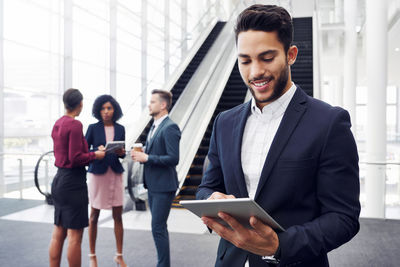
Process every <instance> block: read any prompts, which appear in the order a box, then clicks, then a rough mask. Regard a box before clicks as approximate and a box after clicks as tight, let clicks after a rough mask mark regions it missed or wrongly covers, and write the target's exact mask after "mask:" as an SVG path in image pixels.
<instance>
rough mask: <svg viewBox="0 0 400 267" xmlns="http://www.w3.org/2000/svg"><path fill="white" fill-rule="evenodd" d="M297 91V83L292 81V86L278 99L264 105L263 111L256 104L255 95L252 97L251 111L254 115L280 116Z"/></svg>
mask: <svg viewBox="0 0 400 267" xmlns="http://www.w3.org/2000/svg"><path fill="white" fill-rule="evenodd" d="M295 92H296V85H295V84H294V83H293V82H292V86H291V87H290V88H289V90H287V91H286V93H284V94H283V95H281V96H280V97H279V98H278V99H276V100H275V101H273V102H272V103H269V104H268V105H266V106H265V107H263V109H262V111H261V110H260V109H259V108H258V107H257V106H256V101H255V99H254V97H252V99H251V113H252V115H262V116H264V115H267V116H280V115H282V114H283V113H284V112H285V110H286V108H287V107H288V105H289V103H290V100H292V97H293V95H294V93H295Z"/></svg>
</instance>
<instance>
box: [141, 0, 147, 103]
mask: <svg viewBox="0 0 400 267" xmlns="http://www.w3.org/2000/svg"><path fill="white" fill-rule="evenodd" d="M141 15H142V18H141V20H142V49H141V50H142V73H141V76H142V110H143V109H145V108H146V106H147V1H146V0H142V13H141Z"/></svg>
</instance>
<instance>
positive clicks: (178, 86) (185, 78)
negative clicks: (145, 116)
mask: <svg viewBox="0 0 400 267" xmlns="http://www.w3.org/2000/svg"><path fill="white" fill-rule="evenodd" d="M225 24H226V22H217V23H216V24H215V26H214V28H213V29H212V30H211V32H210V34H209V35H208V37H207V38H206V39H205V41H204V43H203V44H202V45H201V47H200V48H199V50H198V51H197V52H196V54H195V56H194V57H193V58H192V60H191V61H190V63H189V64H188V66H187V67H186V69H185V71H184V72H183V73H182V75H181V76H180V77H179V79H178V80H177V82H176V83H175V85H174V86H173V87H172V89H171V93H172V95H173V97H172V106H171V110H172V108H173V107H174V106H175V104H176V102H177V101H178V99H179V97H180V96H181V94H182V93H183V91H184V89H185V88H186V86H187V85H188V83H189V81H190V79H191V78H192V76H193V74H194V73H195V72H196V70H197V69H198V67H199V65H200V64H201V62H202V61H203V59H204V57H205V56H206V55H207V53H208V52H209V50H210V48H211V46H212V45H213V43H214V42H215V40H216V39H217V37H218V35H219V34H220V32H221V31H222V29H223V28H224V26H225ZM152 124H153V119H151V120H150V121H149V122H148V123H147V125H146V127H145V128H144V130H143V131H142V132H141V133H140V135H139V137H138V138H137V139H136V141H135V142H136V143H142V144H144V143H145V142H146V138H147V134H148V132H149V131H150V127H151V125H152ZM131 164H132V163H131ZM128 170H130V171H131V170H132V167H128ZM130 171H128V179H127V189H128V193H129V195H130V197H131V199H132V200H133V201H135V206H136V210H145V209H146V206H145V202H144V201H143V200H141V199H137V198H135V196H134V192H133V188H134V187H135V184H134V183H135V182H134V181H133V180H134V178H133V176H134V175H132V173H131V172H130Z"/></svg>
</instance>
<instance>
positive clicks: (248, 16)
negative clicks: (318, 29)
mask: <svg viewBox="0 0 400 267" xmlns="http://www.w3.org/2000/svg"><path fill="white" fill-rule="evenodd" d="M249 30H253V31H264V32H274V31H276V32H277V34H278V39H279V41H280V42H281V43H282V44H283V46H284V48H285V52H287V51H288V50H289V47H290V46H291V44H292V41H293V22H292V18H291V17H290V14H289V13H288V12H287V11H286V9H284V8H283V7H279V6H275V5H259V4H257V5H252V6H250V7H248V8H246V9H245V10H243V11H242V12H241V13H240V14H239V16H238V18H237V21H236V27H235V36H236V42H237V39H238V35H239V33H241V32H245V31H249Z"/></svg>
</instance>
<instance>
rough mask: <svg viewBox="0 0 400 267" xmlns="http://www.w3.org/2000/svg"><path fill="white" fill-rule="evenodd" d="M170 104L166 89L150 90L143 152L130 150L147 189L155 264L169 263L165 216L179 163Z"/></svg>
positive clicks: (167, 213)
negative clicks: (141, 168) (148, 123)
mask: <svg viewBox="0 0 400 267" xmlns="http://www.w3.org/2000/svg"><path fill="white" fill-rule="evenodd" d="M171 103H172V94H171V93H170V92H167V91H163V90H153V91H152V95H151V100H150V105H149V110H150V115H151V116H152V117H153V119H154V122H153V125H152V126H151V128H150V132H149V135H148V136H147V140H146V147H145V152H136V151H132V152H131V156H132V159H133V160H135V161H138V162H141V163H144V185H145V187H146V188H147V189H148V197H149V206H150V211H151V215H152V220H151V228H152V233H153V238H154V242H155V245H156V248H157V255H158V263H157V266H158V267H164V266H170V252H169V237H168V229H167V219H168V215H169V211H170V209H171V205H172V201H173V199H174V197H175V192H176V190H177V188H178V178H177V173H176V169H175V167H176V165H178V162H179V140H180V138H181V132H180V130H179V127H178V125H176V124H175V123H174V122H173V121H172V120H171V119H170V118H169V117H168V110H169V108H170V107H171Z"/></svg>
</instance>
